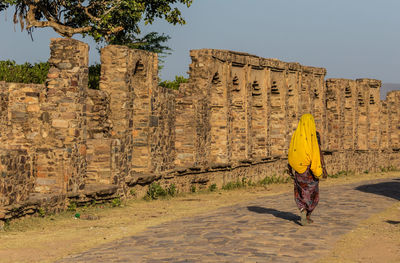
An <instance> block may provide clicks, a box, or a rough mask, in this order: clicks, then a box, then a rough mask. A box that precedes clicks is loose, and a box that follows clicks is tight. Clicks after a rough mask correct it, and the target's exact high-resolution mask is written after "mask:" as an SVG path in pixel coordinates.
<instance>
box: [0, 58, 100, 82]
mask: <svg viewBox="0 0 400 263" xmlns="http://www.w3.org/2000/svg"><path fill="white" fill-rule="evenodd" d="M49 69H50V63H48V62H39V63H35V64H33V65H32V64H31V63H29V62H26V63H24V64H21V65H18V64H17V63H16V62H15V61H13V60H3V61H0V81H5V82H15V83H27V84H29V83H32V84H43V83H45V82H46V79H47V74H48V73H49ZM100 70H101V65H100V64H94V65H92V66H89V85H88V87H89V89H99V82H100Z"/></svg>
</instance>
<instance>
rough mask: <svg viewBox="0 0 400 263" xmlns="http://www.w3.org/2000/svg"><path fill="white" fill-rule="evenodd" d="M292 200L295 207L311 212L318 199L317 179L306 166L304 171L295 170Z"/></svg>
mask: <svg viewBox="0 0 400 263" xmlns="http://www.w3.org/2000/svg"><path fill="white" fill-rule="evenodd" d="M294 200H295V201H296V204H297V207H298V208H299V209H300V210H302V209H305V210H306V211H307V212H308V213H311V212H312V211H313V210H314V208H315V207H316V206H317V204H318V201H319V180H318V179H317V178H315V177H314V175H313V174H312V172H311V170H310V169H309V168H308V169H307V170H306V171H305V172H304V173H302V174H299V173H297V172H295V175H294Z"/></svg>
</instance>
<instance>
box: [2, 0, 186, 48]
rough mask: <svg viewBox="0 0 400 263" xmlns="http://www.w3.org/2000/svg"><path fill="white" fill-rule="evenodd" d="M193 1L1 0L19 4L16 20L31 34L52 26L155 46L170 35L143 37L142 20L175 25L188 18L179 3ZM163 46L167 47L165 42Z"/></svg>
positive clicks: (70, 33) (9, 4)
mask: <svg viewBox="0 0 400 263" xmlns="http://www.w3.org/2000/svg"><path fill="white" fill-rule="evenodd" d="M192 2H193V0H97V1H95V0H1V1H0V11H3V10H5V9H6V8H8V7H12V6H13V7H15V13H14V23H15V24H17V23H19V24H20V25H21V30H23V29H26V30H27V31H28V33H29V34H32V32H33V29H34V28H42V27H51V28H53V29H54V30H55V31H56V32H57V33H58V34H60V35H61V36H63V37H72V36H73V35H75V34H82V35H84V36H86V35H89V36H91V37H93V38H94V40H95V41H96V42H106V43H109V44H123V45H131V44H132V43H141V42H142V44H144V46H146V45H147V47H148V48H149V47H154V48H157V47H156V46H154V45H153V46H151V45H152V44H151V43H153V44H154V43H156V44H155V45H157V43H158V44H160V43H162V42H165V41H166V40H168V38H169V37H168V36H165V35H159V34H157V33H154V32H153V33H151V34H149V35H146V36H145V37H144V38H142V39H140V38H137V36H138V35H140V33H141V30H140V27H139V23H140V22H142V21H143V22H144V23H145V24H151V23H152V22H153V21H154V20H155V19H156V18H161V19H165V20H166V21H167V22H169V23H171V24H173V25H176V24H181V25H183V24H185V20H184V18H183V17H182V15H181V12H180V10H179V9H178V8H177V7H176V4H184V5H186V6H187V7H189V6H190V5H191V4H192ZM174 6H175V7H174ZM144 41H145V42H144ZM146 41H147V42H146ZM149 41H150V44H149ZM138 45H139V44H138ZM138 45H136V47H137V46H138ZM142 46H143V45H142ZM159 47H161V48H163V46H162V45H161V46H159ZM164 47H165V46H164Z"/></svg>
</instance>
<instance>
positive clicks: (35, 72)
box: [0, 60, 50, 84]
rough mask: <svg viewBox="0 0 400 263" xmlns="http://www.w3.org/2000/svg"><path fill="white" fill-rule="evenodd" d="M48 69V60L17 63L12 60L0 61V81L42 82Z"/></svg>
mask: <svg viewBox="0 0 400 263" xmlns="http://www.w3.org/2000/svg"><path fill="white" fill-rule="evenodd" d="M49 69H50V64H49V63H48V62H40V63H35V64H33V65H32V64H31V63H28V62H26V63H24V64H22V65H18V64H16V63H15V61H13V60H5V61H0V81H5V82H16V83H33V84H43V83H45V81H46V78H47V73H48V72H49Z"/></svg>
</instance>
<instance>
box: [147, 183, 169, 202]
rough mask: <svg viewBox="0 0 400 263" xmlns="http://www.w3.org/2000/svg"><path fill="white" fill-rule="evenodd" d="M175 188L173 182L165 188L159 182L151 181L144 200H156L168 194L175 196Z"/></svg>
mask: <svg viewBox="0 0 400 263" xmlns="http://www.w3.org/2000/svg"><path fill="white" fill-rule="evenodd" d="M176 194H177V190H176V186H175V184H171V185H170V186H169V187H167V188H163V187H162V186H161V185H160V183H152V184H151V185H150V186H149V189H148V190H147V193H146V196H145V197H144V199H145V200H157V199H159V198H166V197H168V196H176Z"/></svg>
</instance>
